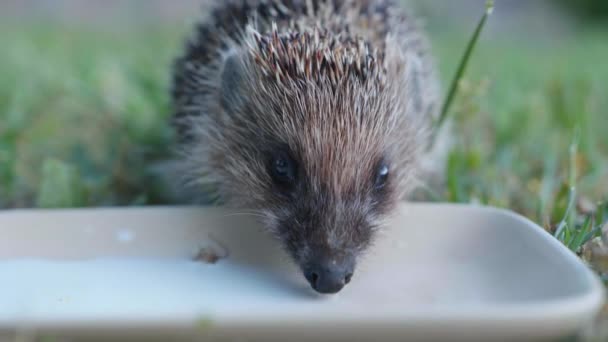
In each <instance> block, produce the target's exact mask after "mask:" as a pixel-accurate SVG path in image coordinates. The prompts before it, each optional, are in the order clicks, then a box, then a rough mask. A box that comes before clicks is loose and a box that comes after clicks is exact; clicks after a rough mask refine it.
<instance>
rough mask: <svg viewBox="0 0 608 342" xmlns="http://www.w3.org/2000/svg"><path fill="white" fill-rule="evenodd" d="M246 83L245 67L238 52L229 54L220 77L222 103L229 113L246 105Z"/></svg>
mask: <svg viewBox="0 0 608 342" xmlns="http://www.w3.org/2000/svg"><path fill="white" fill-rule="evenodd" d="M244 81H245V66H244V65H243V60H242V58H241V56H240V55H239V54H238V53H236V52H233V53H230V54H228V55H227V56H226V57H225V59H224V66H223V68H222V72H221V75H220V82H221V86H220V101H221V105H222V107H223V108H224V109H226V110H227V111H228V112H234V111H236V110H238V109H240V108H242V106H243V105H244V99H243V94H245V92H244V91H243V90H244V89H243V88H244V87H245V84H244Z"/></svg>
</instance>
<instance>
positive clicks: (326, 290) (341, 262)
mask: <svg viewBox="0 0 608 342" xmlns="http://www.w3.org/2000/svg"><path fill="white" fill-rule="evenodd" d="M303 269H304V276H305V277H306V279H307V280H308V282H309V283H310V286H312V288H313V289H314V290H315V291H317V292H319V293H323V294H333V293H337V292H339V291H340V290H342V288H344V286H345V285H346V284H348V283H349V282H350V280H351V278H352V276H353V272H354V271H355V258H354V256H349V257H344V258H340V259H336V258H315V259H313V260H311V261H310V262H308V263H307V264H306V265H304V266H303Z"/></svg>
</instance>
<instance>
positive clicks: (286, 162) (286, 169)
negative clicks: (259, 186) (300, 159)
mask: <svg viewBox="0 0 608 342" xmlns="http://www.w3.org/2000/svg"><path fill="white" fill-rule="evenodd" d="M296 172H297V167H296V163H295V161H294V160H293V159H292V158H291V157H290V156H289V155H288V154H287V153H278V154H276V155H275V156H273V158H272V159H271V162H270V176H271V177H272V180H273V181H274V182H275V183H276V184H279V185H282V186H289V185H290V184H292V183H294V182H295V180H296Z"/></svg>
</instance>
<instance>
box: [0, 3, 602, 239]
mask: <svg viewBox="0 0 608 342" xmlns="http://www.w3.org/2000/svg"><path fill="white" fill-rule="evenodd" d="M66 3H67V5H66ZM151 3H155V4H156V5H155V6H157V7H158V8H157V7H154V6H152V5H149V4H151ZM186 3H187V4H188V5H184V4H186ZM104 4H105V5H103V4H101V3H100V2H97V1H89V2H75V1H67V2H66V1H41V0H39V1H33V0H28V1H22V2H19V1H10V0H8V1H7V2H5V3H3V5H0V6H3V7H0V9H4V12H5V14H4V15H2V17H1V18H2V20H1V21H0V42H1V43H2V49H3V52H2V53H1V54H0V75H1V77H0V208H15V207H83V206H110V205H142V204H160V203H168V202H171V198H169V197H168V196H167V189H166V188H165V187H164V186H163V184H162V182H161V181H160V179H159V177H158V174H157V172H156V171H155V170H156V164H157V163H158V162H162V160H164V158H166V157H167V156H168V155H169V152H170V146H171V137H172V132H171V131H170V129H169V126H168V125H167V119H168V116H169V114H170V109H169V106H168V100H169V99H168V88H167V87H168V79H169V66H170V62H171V60H172V58H174V57H175V56H176V55H177V54H178V53H179V52H180V47H181V45H182V42H183V39H184V37H185V35H186V34H187V33H188V32H189V29H190V25H189V24H190V23H191V22H192V21H193V20H194V19H195V18H196V15H195V14H196V13H197V12H196V11H194V10H192V9H193V8H198V4H197V3H196V2H195V1H190V2H183V3H181V5H175V6H172V5H171V3H170V2H158V1H157V2H141V1H126V2H125V1H109V2H104ZM125 4H128V5H125ZM147 4H148V5H147ZM558 4H560V3H559V2H558V1H554V2H550V1H545V2H543V1H535V2H530V1H510V2H507V1H502V2H501V1H497V4H496V6H497V9H496V13H495V15H494V16H493V17H492V18H491V19H490V24H489V26H488V29H487V32H484V34H483V38H482V41H481V42H480V44H479V45H478V47H477V49H476V51H475V54H474V57H473V60H472V61H471V63H470V65H469V69H468V72H467V74H466V75H465V78H464V79H463V80H462V81H461V92H460V94H459V96H458V97H457V99H456V103H455V105H454V107H453V110H452V114H453V117H454V119H455V133H456V134H455V135H456V141H455V146H454V149H453V151H452V152H451V155H450V160H449V167H448V170H447V180H448V186H447V188H446V189H445V191H444V192H443V193H438V194H434V198H435V199H436V200H447V201H454V202H472V203H483V204H489V205H495V206H499V207H507V208H511V209H513V210H515V211H517V212H519V213H522V214H524V215H526V216H528V217H530V218H531V219H533V220H535V221H536V222H539V223H540V224H542V225H543V226H545V227H546V228H547V229H548V230H551V231H552V230H555V227H556V226H557V225H558V224H559V222H561V221H562V220H564V217H566V218H567V221H568V223H569V229H570V230H572V232H576V230H577V229H582V228H581V227H583V226H584V225H585V224H586V223H585V218H586V217H588V216H590V215H591V214H592V213H593V214H594V215H593V218H594V221H593V222H591V224H588V223H587V226H585V228H584V229H585V230H584V232H585V235H587V233H588V232H591V231H593V232H594V234H592V235H593V236H595V235H599V230H598V229H597V227H599V226H600V225H601V223H602V221H603V217H602V216H601V214H604V213H605V214H606V215H605V216H604V217H608V206H606V205H605V204H602V203H605V202H606V200H608V96H607V95H608V62H607V61H608V23H607V22H606V19H605V18H606V16H605V13H606V10H605V9H604V10H603V11H604V12H602V10H601V9H598V8H601V7H602V5H601V4H605V2H601V1H595V2H593V1H581V2H572V1H566V2H563V3H561V7H560V6H559V5H558ZM575 4H576V5H575ZM585 4H587V5H585ZM598 4H599V5H598ZM60 5H62V6H64V7H63V9H62V7H61V6H60ZM414 5H417V8H418V10H419V13H421V14H423V16H424V17H425V18H426V19H427V27H428V30H429V31H430V33H431V38H432V40H433V43H434V49H435V52H436V54H437V59H438V61H439V65H440V68H441V71H442V76H443V78H444V80H445V81H446V84H445V86H446V88H447V81H449V80H450V78H451V76H452V74H453V72H454V69H455V67H456V64H457V62H458V59H459V58H460V55H461V53H462V50H463V49H464V47H465V44H466V42H467V39H468V37H469V35H470V33H471V32H472V30H473V28H474V26H475V24H476V21H477V19H478V18H479V15H481V13H482V11H483V1H470V0H467V1H465V0H462V1H457V2H441V1H434V2H428V1H418V2H415V4H414ZM96 6H97V7H96ZM113 6H114V7H115V8H114V10H113ZM121 6H122V7H121ZM180 6H181V7H180ZM188 6H191V8H190V7H188ZM585 6H589V7H585ZM592 6H599V7H598V8H595V7H592ZM124 7H128V9H130V11H126V10H122V9H124ZM575 7H576V8H575ZM176 8H178V9H180V8H181V9H182V11H181V12H180V11H177V10H176ZM68 10H69V11H68ZM155 11H156V12H155ZM100 13H101V14H100ZM155 13H156V14H155ZM158 13H164V14H167V13H169V15H164V16H159V15H158ZM588 13H591V14H592V15H591V16H590V17H587V16H585V15H586V14H588ZM602 13H604V15H602ZM574 144H575V145H576V147H577V148H576V153H575V154H573V152H574V150H573V148H572V147H573V145H574ZM573 186H576V193H575V194H573V193H571V191H570V189H571V187H573ZM573 195H574V196H573ZM572 201H573V203H574V204H575V208H574V210H573V211H571V212H568V213H567V207H568V204H569V202H572ZM594 228H595V230H593V229H594ZM596 233H597V234H596ZM589 237H590V236H589ZM564 239H565V237H564ZM568 239H570V235H568ZM566 242H567V241H566ZM576 247H577V248H576V249H578V247H580V246H578V245H577V246H576Z"/></svg>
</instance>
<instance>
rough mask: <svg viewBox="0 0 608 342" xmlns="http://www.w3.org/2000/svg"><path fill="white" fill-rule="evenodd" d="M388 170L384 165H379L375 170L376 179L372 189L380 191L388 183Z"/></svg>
mask: <svg viewBox="0 0 608 342" xmlns="http://www.w3.org/2000/svg"><path fill="white" fill-rule="evenodd" d="M388 175H389V168H388V165H387V164H386V163H381V164H380V166H378V169H377V170H376V179H375V181H374V187H375V188H376V189H382V188H383V187H384V185H386V182H387V181H388Z"/></svg>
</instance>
